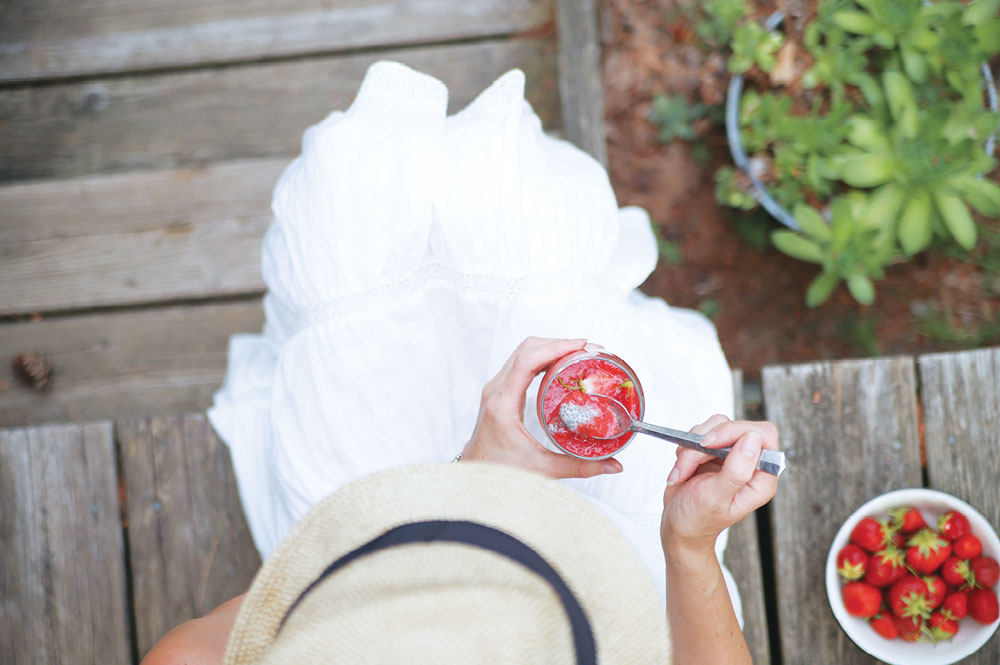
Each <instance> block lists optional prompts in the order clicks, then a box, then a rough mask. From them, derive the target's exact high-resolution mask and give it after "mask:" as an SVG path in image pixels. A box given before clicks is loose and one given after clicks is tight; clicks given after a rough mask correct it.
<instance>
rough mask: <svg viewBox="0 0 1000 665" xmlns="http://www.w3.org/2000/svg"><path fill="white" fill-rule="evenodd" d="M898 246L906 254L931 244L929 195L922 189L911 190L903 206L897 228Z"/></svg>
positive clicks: (911, 254) (911, 253)
mask: <svg viewBox="0 0 1000 665" xmlns="http://www.w3.org/2000/svg"><path fill="white" fill-rule="evenodd" d="M897 236H898V238H899V246H900V247H902V248H903V251H904V252H906V254H907V255H908V256H913V255H914V254H916V253H917V252H920V251H923V250H924V249H926V248H927V246H928V245H930V244H931V239H932V238H933V230H932V228H931V197H930V195H929V194H928V193H927V192H926V191H924V190H920V191H917V192H913V193H912V194H911V196H910V198H909V200H907V202H906V205H904V206H903V212H902V214H901V215H900V217H899V227H898V228H897Z"/></svg>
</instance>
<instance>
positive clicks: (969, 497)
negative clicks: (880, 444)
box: [917, 347, 1000, 665]
mask: <svg viewBox="0 0 1000 665" xmlns="http://www.w3.org/2000/svg"><path fill="white" fill-rule="evenodd" d="M917 364H918V367H919V368H920V403H921V406H922V408H923V417H924V441H925V444H926V449H927V479H928V484H929V486H930V487H933V488H934V489H937V490H941V491H942V492H947V493H948V494H953V495H955V496H957V497H959V498H960V499H962V500H964V501H966V502H967V503H969V504H970V505H971V506H973V507H974V508H976V509H977V510H979V512H981V513H982V514H983V516H984V517H985V518H986V519H987V521H989V523H990V524H992V525H993V527H994V528H997V526H998V525H1000V492H998V491H997V479H998V478H1000V459H998V457H997V451H998V450H1000V378H998V377H1000V347H996V348H991V349H979V350H976V351H965V352H961V353H938V354H931V355H925V356H920V357H919V358H918V359H917ZM962 662H963V663H968V664H969V665H995V663H1000V633H994V635H993V637H992V638H990V640H989V642H987V643H986V644H985V645H984V646H983V647H982V649H981V650H979V651H977V652H976V653H975V654H974V655H972V656H970V657H969V658H968V659H967V660H963V661H962Z"/></svg>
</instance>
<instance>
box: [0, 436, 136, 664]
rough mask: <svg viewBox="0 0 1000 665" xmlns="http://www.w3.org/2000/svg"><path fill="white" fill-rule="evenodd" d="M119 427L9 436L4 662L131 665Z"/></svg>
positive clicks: (1, 550)
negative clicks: (117, 455) (114, 430)
mask: <svg viewBox="0 0 1000 665" xmlns="http://www.w3.org/2000/svg"><path fill="white" fill-rule="evenodd" d="M117 480H118V476H117V473H116V471H115V451H114V442H113V440H112V435H111V424H110V423H95V424H88V425H85V426H77V425H50V426H46V427H39V428H30V429H0V506H2V508H0V626H2V629H0V630H2V633H3V638H2V639H0V662H3V663H5V664H7V665H21V664H24V665H35V664H36V663H82V664H86V663H94V664H98V663H100V664H104V663H110V664H114V665H117V664H120V665H126V664H128V663H130V662H131V657H132V656H131V642H130V637H129V631H128V625H129V624H128V615H127V606H128V605H127V600H126V586H125V558H124V548H123V540H122V531H121V523H120V511H119V507H118V483H117Z"/></svg>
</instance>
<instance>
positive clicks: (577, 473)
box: [539, 449, 622, 478]
mask: <svg viewBox="0 0 1000 665" xmlns="http://www.w3.org/2000/svg"><path fill="white" fill-rule="evenodd" d="M543 450H544V449H543ZM544 452H545V456H544V461H542V465H543V468H540V469H539V471H541V472H542V473H543V474H545V475H546V476H549V477H550V478H593V477H594V476H599V475H601V474H607V473H621V471H622V465H621V462H619V461H618V460H616V459H614V458H608V459H604V460H582V459H577V458H575V457H570V456H569V455H560V454H558V453H554V452H552V451H550V450H545V451H544Z"/></svg>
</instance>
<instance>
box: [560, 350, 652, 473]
mask: <svg viewBox="0 0 1000 665" xmlns="http://www.w3.org/2000/svg"><path fill="white" fill-rule="evenodd" d="M574 393H576V394H574ZM587 394H597V395H606V396H607V397H611V398H612V399H616V400H618V401H619V402H620V403H621V404H622V406H624V407H625V409H626V410H627V411H628V412H629V413H630V414H631V415H632V417H633V418H639V395H638V391H637V390H636V388H635V385H634V384H633V383H632V381H631V379H629V377H628V375H627V374H626V373H625V371H624V370H623V369H622V368H620V367H618V366H617V365H615V364H614V363H611V362H608V361H607V360H601V359H600V358H588V359H586V360H581V361H579V362H575V363H573V364H571V365H569V366H567V367H566V368H565V369H564V370H562V371H561V372H559V374H558V375H556V377H555V378H554V379H553V380H552V383H550V384H549V387H548V389H547V390H546V391H545V402H544V404H543V405H542V413H543V416H544V419H545V426H546V428H547V429H548V430H549V434H551V435H552V438H553V439H554V440H555V441H556V443H558V444H559V445H560V446H562V447H563V448H564V449H566V450H567V451H568V452H570V453H573V454H574V455H579V456H580V457H606V456H608V455H611V454H613V453H614V452H615V451H617V450H618V449H619V448H621V447H622V446H624V445H625V444H626V443H628V442H629V439H630V438H631V437H632V433H631V432H629V433H626V434H623V435H621V436H620V437H618V438H617V439H606V440H602V439H593V438H590V437H587V436H583V435H582V433H581V432H580V430H581V429H582V431H583V432H586V431H588V429H587V428H578V431H577V432H572V431H570V429H569V428H568V427H566V425H565V423H563V421H562V419H561V418H560V417H559V405H560V404H562V402H563V400H566V399H567V398H569V399H570V402H571V403H574V404H580V405H583V406H584V407H585V406H586V404H587V400H586V399H585V398H583V399H581V397H580V396H581V395H587ZM595 423H597V424H598V425H599V427H598V428H599V429H600V423H599V421H595ZM592 424H594V423H592Z"/></svg>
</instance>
